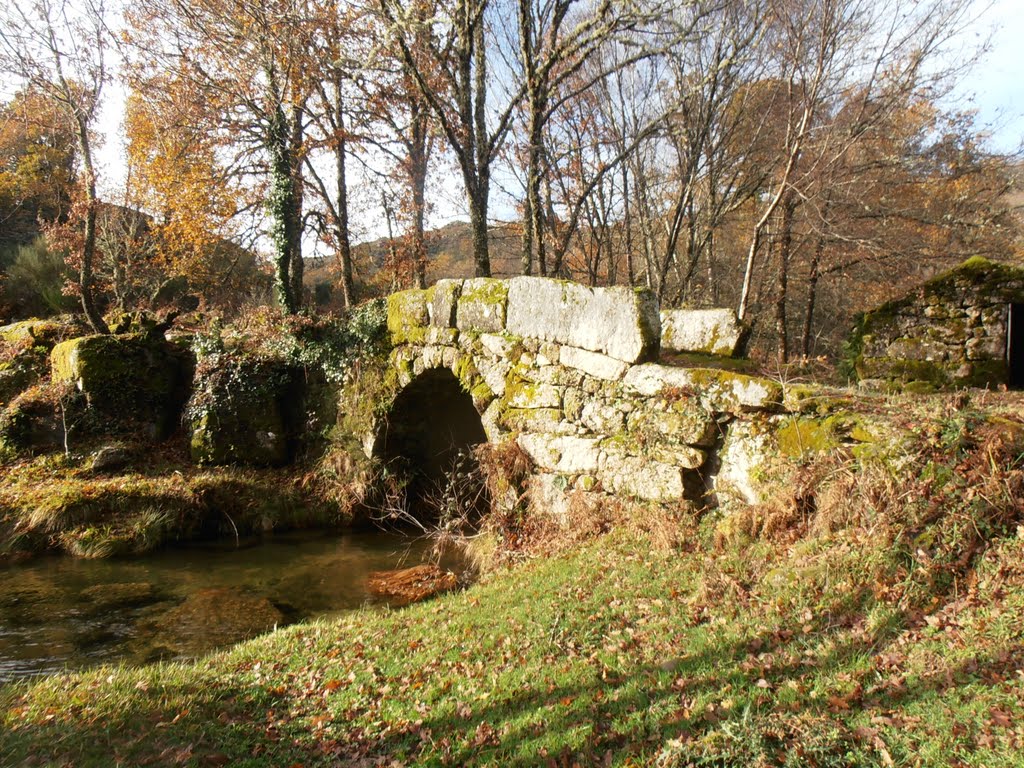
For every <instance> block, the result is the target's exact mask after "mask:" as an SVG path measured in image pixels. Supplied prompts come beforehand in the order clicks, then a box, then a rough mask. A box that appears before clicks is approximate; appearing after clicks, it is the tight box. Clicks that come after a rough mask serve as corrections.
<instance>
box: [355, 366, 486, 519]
mask: <svg viewBox="0 0 1024 768" xmlns="http://www.w3.org/2000/svg"><path fill="white" fill-rule="evenodd" d="M486 442H487V435H486V433H485V432H484V427H483V423H482V421H481V420H480V414H478V413H477V411H476V408H474V407H473V399H472V398H471V397H470V396H469V393H467V392H466V391H465V390H464V389H463V388H462V385H461V384H460V383H459V380H458V379H457V378H456V377H455V375H454V374H453V373H452V372H451V371H449V370H448V369H447V368H433V369H430V370H428V371H424V372H423V373H421V374H420V375H419V376H417V377H416V378H415V379H413V380H412V381H411V382H410V383H409V384H408V385H407V386H406V387H405V388H404V389H403V390H402V391H401V392H399V393H398V396H397V397H396V398H395V401H394V403H393V404H392V406H391V409H390V411H389V412H388V415H387V417H386V418H385V419H384V421H383V423H382V424H381V426H380V428H379V429H378V433H377V440H376V441H375V446H376V447H375V451H374V452H375V454H376V458H378V459H380V460H381V461H382V462H383V463H384V464H385V465H386V466H387V467H388V469H389V471H390V472H391V473H392V474H393V475H394V476H396V478H397V479H398V481H399V483H400V484H401V485H402V486H403V490H404V499H403V510H402V512H403V514H404V515H405V516H407V518H408V519H407V520H406V522H409V523H413V524H419V525H423V524H429V523H437V522H439V521H444V522H445V523H449V522H452V521H458V519H460V518H461V519H462V520H463V521H464V522H467V523H470V524H473V523H475V522H477V521H478V520H479V518H480V516H481V515H482V514H483V513H484V512H485V511H486V509H487V506H488V498H487V492H486V488H485V485H484V483H483V479H482V477H481V476H480V471H479V466H478V464H477V461H476V458H475V456H474V453H473V448H474V446H477V445H480V444H482V443H486Z"/></svg>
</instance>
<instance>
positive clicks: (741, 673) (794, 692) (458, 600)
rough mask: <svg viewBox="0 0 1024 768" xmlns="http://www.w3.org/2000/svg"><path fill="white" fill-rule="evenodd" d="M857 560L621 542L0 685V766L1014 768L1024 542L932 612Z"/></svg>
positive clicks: (845, 545)
mask: <svg viewBox="0 0 1024 768" xmlns="http://www.w3.org/2000/svg"><path fill="white" fill-rule="evenodd" d="M871 546H872V545H871V544H870V542H867V541H859V542H858V541H852V542H849V541H844V540H842V539H841V538H835V537H826V538H825V539H822V540H821V541H819V546H818V547H817V548H814V547H790V546H783V545H771V544H768V543H765V542H759V543H756V544H750V545H727V546H725V547H719V548H712V547H702V546H696V545H694V546H693V547H692V548H689V549H688V551H678V550H675V551H660V550H658V549H655V548H654V547H652V546H651V544H650V542H649V540H648V539H647V538H645V537H644V536H642V535H637V534H627V533H623V532H618V533H614V534H611V535H609V536H605V537H602V538H600V539H598V540H596V541H594V542H592V543H590V544H588V545H586V546H584V547H582V548H580V549H578V550H577V551H575V552H573V553H571V554H565V555H562V556H558V557H555V558H551V559H547V560H537V561H532V562H529V563H527V564H526V565H523V566H520V567H518V568H515V569H513V570H511V571H507V572H502V573H499V574H496V575H494V576H492V577H491V578H490V579H489V580H487V582H486V583H483V584H480V585H477V586H475V587H473V588H471V589H469V590H468V591H466V592H463V593H460V594H455V595H450V596H447V597H443V598H440V599H438V600H436V601H433V602H430V603H425V604H421V605H418V606H413V607H410V608H407V609H401V610H393V611H384V612H381V611H369V610H367V611H360V612H356V613H353V614H350V615H348V616H346V617H344V618H342V619H340V620H338V621H333V622H328V621H321V622H317V623H312V624H305V625H299V626H295V627H291V628H288V629H285V630H281V631H278V632H276V633H273V634H270V635H267V636H264V637H262V638H258V639H256V640H253V641H250V642H248V643H245V644H243V645H241V646H238V647H236V648H235V649H233V650H231V651H229V652H226V653H223V654H221V655H216V656H213V657H210V658H208V659H205V660H201V661H199V662H196V663H194V664H173V665H161V666H153V667H145V668H141V669H130V668H115V669H100V670H97V671H93V672H90V673H85V674H80V675H79V674H76V675H60V676H54V677H51V678H47V679H44V680H41V681H39V682H34V683H26V684H18V685H12V686H8V687H7V688H6V689H5V690H4V691H3V693H2V694H0V721H2V722H0V727H2V730H0V764H3V765H22V764H24V765H75V766H93V765H95V766H109V765H146V764H152V765H172V764H183V765H196V766H203V765H227V764H230V765H233V766H289V765H302V766H318V765H324V766H327V765H378V764H380V765H392V764H393V765H501V766H534V765H566V766H569V765H575V764H578V765H605V764H608V765H659V766H662V765H664V766H672V765H680V766H681V765H718V766H733V765H734V766H748V765H794V766H796V765H818V766H833V765H834V766H870V765H879V766H887V765H944V766H945V765H971V766H982V765H984V766H988V767H989V768H992V767H993V766H1009V765H1021V764H1022V763H1024V758H1022V757H1021V754H1020V752H1019V747H1020V742H1021V740H1022V739H1024V719H1022V717H1021V716H1022V714H1024V700H1022V694H1024V688H1022V679H1021V675H1022V673H1021V672H1020V670H1021V668H1022V666H1024V642H1022V640H1021V638H1020V633H1019V627H1020V626H1021V625H1022V624H1021V622H1022V620H1024V590H1022V589H1021V586H1022V585H1024V569H1022V568H1021V566H1020V563H1021V562H1024V542H1022V541H1021V540H1020V539H1018V538H1016V537H1009V538H1004V539H999V540H996V541H994V542H993V545H992V547H991V548H990V549H989V550H988V551H987V553H986V554H985V555H984V556H983V557H982V560H981V562H980V564H979V567H978V569H977V571H976V573H975V577H974V578H973V579H972V580H971V583H970V585H969V586H964V587H962V588H961V589H960V590H959V591H958V592H956V593H948V594H946V595H944V596H943V598H942V599H941V600H940V601H939V602H937V603H935V604H933V605H929V607H928V609H927V611H925V610H921V609H917V608H906V609H904V608H901V607H900V604H899V603H900V600H899V599H898V598H896V597H894V596H893V595H894V594H895V593H894V592H892V590H893V589H896V588H897V587H898V583H897V580H896V579H897V577H898V573H897V571H896V570H893V569H889V567H888V566H887V565H885V564H884V562H883V564H881V565H880V564H879V562H878V561H871V559H870V558H865V557H864V556H865V555H867V554H869V553H870V552H871V551H872V550H871ZM808 550H816V551H813V552H812V553H811V554H808ZM815 558H817V560H822V559H825V560H829V561H831V562H832V564H833V565H832V567H831V569H824V568H822V569H818V570H813V571H812V570H808V569H809V567H810V565H811V564H813V563H812V561H813V562H817V561H816V560H815ZM882 560H883V561H884V559H882ZM865 562H866V563H867V564H866V565H861V564H863V563H865ZM820 564H821V563H820V562H819V563H818V565H820ZM787 567H792V568H797V569H804V571H803V573H802V577H803V578H801V579H800V580H798V581H794V582H792V583H789V584H787V583H785V581H784V580H780V579H779V578H778V574H779V571H780V569H785V568H787ZM826 570H827V571H828V572H826ZM879 578H881V579H882V580H883V582H882V583H880V582H879V581H878V579H879ZM361 759H364V760H365V761H364V762H359V760H361Z"/></svg>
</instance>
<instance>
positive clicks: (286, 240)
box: [130, 0, 313, 312]
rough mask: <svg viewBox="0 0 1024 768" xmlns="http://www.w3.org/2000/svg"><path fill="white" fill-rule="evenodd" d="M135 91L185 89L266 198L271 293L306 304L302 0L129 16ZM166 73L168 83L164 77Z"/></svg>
mask: <svg viewBox="0 0 1024 768" xmlns="http://www.w3.org/2000/svg"><path fill="white" fill-rule="evenodd" d="M130 19H131V23H132V39H133V42H134V43H135V44H136V45H135V52H136V56H135V62H136V70H135V71H136V75H135V76H136V78H137V81H138V83H139V85H140V87H156V86H158V85H160V84H161V83H166V84H169V85H171V86H173V87H175V88H179V89H182V94H181V95H180V96H179V97H181V98H188V99H190V100H191V102H192V104H193V108H194V114H195V115H196V119H197V120H199V121H200V125H202V126H203V128H204V130H206V131H207V132H208V134H209V135H210V136H212V137H215V138H216V139H217V141H218V143H219V146H220V148H221V151H222V152H224V153H229V152H230V153H231V164H230V168H231V170H232V171H233V172H235V173H239V174H248V175H255V176H256V177H257V178H258V180H259V183H260V184H261V186H262V188H263V189H264V194H265V207H266V213H267V217H268V219H269V224H268V231H267V234H268V236H269V239H270V241H271V244H272V246H273V259H274V275H275V280H274V287H275V293H276V295H277V299H278V301H279V303H280V304H281V306H282V307H283V308H284V309H285V310H286V311H288V312H294V311H296V310H297V309H298V308H299V307H300V306H301V304H302V271H303V261H302V232H303V220H302V205H303V159H304V154H303V153H304V151H305V149H304V134H305V128H306V115H305V112H306V104H307V101H308V99H309V96H310V92H311V77H312V75H313V73H312V72H311V71H310V59H309V57H308V47H309V41H310V35H311V29H310V23H311V21H312V20H313V17H312V16H311V15H310V13H309V8H308V4H307V3H306V2H305V0H157V1H156V2H153V3H149V2H147V3H145V4H143V3H139V4H138V5H136V7H134V8H133V11H132V13H131V14H130ZM166 74H170V77H164V76H165V75H166Z"/></svg>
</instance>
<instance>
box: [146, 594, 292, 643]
mask: <svg viewBox="0 0 1024 768" xmlns="http://www.w3.org/2000/svg"><path fill="white" fill-rule="evenodd" d="M284 621H285V617H284V614H283V613H281V611H280V610H279V609H278V608H277V607H276V606H275V605H274V604H273V603H271V602H270V600H268V599H267V598H265V597H261V596H259V595H253V594H250V593H249V592H246V591H245V590H243V589H239V588H232V587H217V588H212V589H201V590H199V591H198V592H195V593H193V594H191V595H189V597H187V598H186V599H185V601H184V602H183V603H182V604H181V605H178V606H176V607H174V608H172V609H170V610H169V611H167V612H165V613H164V614H163V615H161V616H160V617H159V618H158V619H157V620H156V623H157V626H158V628H159V632H160V641H161V643H162V644H163V645H164V646H166V647H167V648H168V649H170V650H172V651H174V652H176V653H179V654H183V655H195V654H199V653H203V652H205V651H206V650H207V649H209V648H211V647H215V646H224V645H230V644H232V643H237V642H240V641H242V640H245V639H247V638H249V637H253V636H255V635H259V634H262V633H264V632H269V631H270V630H272V629H274V628H275V627H278V626H280V625H282V624H283V623H284Z"/></svg>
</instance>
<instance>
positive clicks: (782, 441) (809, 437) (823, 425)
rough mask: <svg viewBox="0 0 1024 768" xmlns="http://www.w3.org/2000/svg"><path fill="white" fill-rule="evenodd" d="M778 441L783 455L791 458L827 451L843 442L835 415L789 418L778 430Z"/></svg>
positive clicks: (800, 457) (802, 457)
mask: <svg viewBox="0 0 1024 768" xmlns="http://www.w3.org/2000/svg"><path fill="white" fill-rule="evenodd" d="M776 441H777V444H778V446H779V451H780V452H781V453H782V455H784V456H786V457H788V458H790V459H804V458H807V457H809V456H814V455H816V454H821V453H827V452H828V451H831V450H834V449H836V448H838V447H839V446H840V445H841V444H842V441H841V440H840V438H839V435H838V434H837V431H836V422H835V419H834V417H829V418H825V419H815V418H808V417H805V416H795V417H793V418H791V419H787V420H786V421H785V422H783V424H782V425H781V426H780V427H779V429H778V431H777V432H776Z"/></svg>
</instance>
